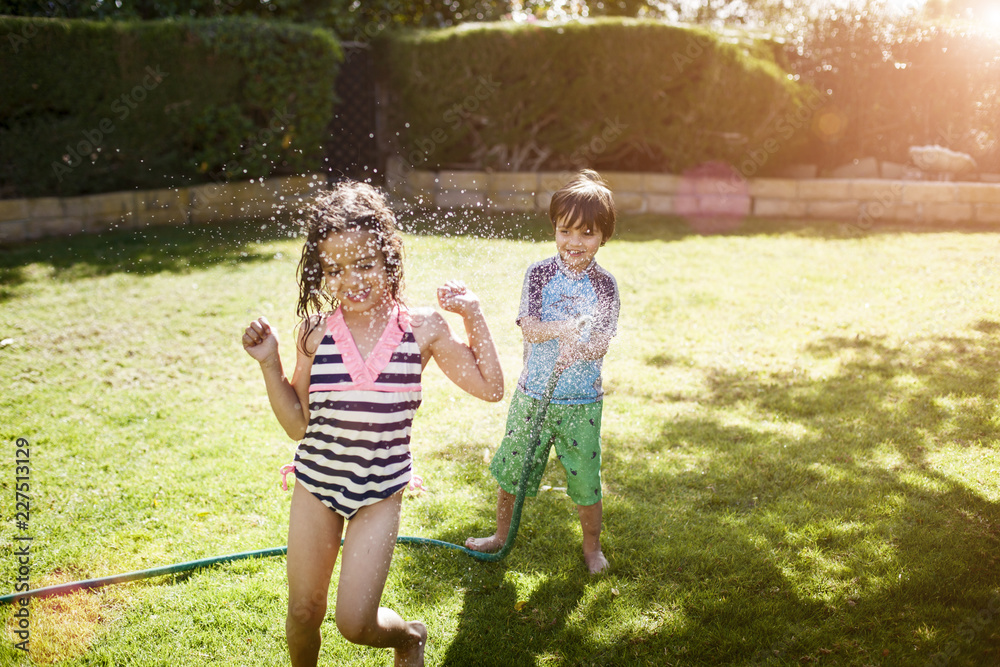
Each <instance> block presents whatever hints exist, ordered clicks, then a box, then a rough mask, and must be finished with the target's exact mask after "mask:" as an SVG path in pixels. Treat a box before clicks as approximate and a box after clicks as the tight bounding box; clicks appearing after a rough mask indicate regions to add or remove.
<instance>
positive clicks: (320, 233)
mask: <svg viewBox="0 0 1000 667" xmlns="http://www.w3.org/2000/svg"><path fill="white" fill-rule="evenodd" d="M303 224H304V226H305V227H306V232H307V237H306V243H305V246H304V247H303V249H302V259H301V261H300V262H299V302H298V308H297V314H298V315H299V317H301V318H302V323H301V325H300V327H299V332H298V345H297V351H298V354H297V359H296V363H295V371H294V373H293V374H292V379H291V380H288V379H286V378H285V376H284V374H283V373H282V370H281V360H280V358H279V355H278V339H277V337H276V335H275V333H274V331H273V330H272V329H271V327H270V325H269V324H268V322H267V320H266V319H265V318H263V317H261V318H259V319H257V320H255V321H254V322H251V323H250V326H248V327H247V329H246V331H245V333H244V334H243V347H244V348H245V349H246V351H247V353H248V354H250V356H251V357H253V358H254V359H256V360H257V361H258V362H260V367H261V370H262V372H263V374H264V383H265V385H266V387H267V395H268V399H269V400H270V403H271V407H272V408H273V410H274V414H275V416H277V418H278V421H279V422H280V423H281V426H282V427H283V428H284V429H285V432H286V433H288V435H289V437H291V438H292V439H293V440H298V441H300V442H299V445H298V448H297V450H296V454H295V463H294V468H295V475H296V484H295V490H294V491H293V493H292V503H291V515H290V518H289V525H288V615H287V617H286V621H285V636H286V638H287V640H288V650H289V653H290V654H291V661H292V665H295V666H298V665H315V664H316V661H317V659H318V656H319V648H320V625H321V624H322V622H323V618H324V616H325V615H326V605H327V597H328V591H329V587H330V579H331V576H332V574H333V567H334V564H335V563H336V561H337V554H338V551H339V550H340V541H341V533H342V532H343V530H344V524H345V522H347V532H346V535H345V536H344V545H343V556H342V557H341V562H340V581H339V582H338V584H337V605H336V620H337V628H338V629H339V630H340V632H341V633H342V634H343V635H344V637H345V638H347V639H348V640H349V641H352V642H355V643H358V644H365V645H368V646H376V647H391V648H393V649H395V665H397V666H399V665H423V662H424V661H423V654H424V644H425V642H426V640H427V628H426V627H425V626H424V624H423V623H421V622H420V621H404V620H403V619H402V618H400V616H399V615H398V614H396V613H395V612H394V611H392V610H390V609H387V608H384V607H380V606H379V601H380V599H381V597H382V590H383V588H384V587H385V580H386V576H387V575H388V572H389V562H390V560H391V559H392V552H393V549H394V547H395V544H396V535H397V533H398V531H399V515H400V507H401V501H402V492H403V489H405V488H406V486H407V484H408V482H409V480H410V477H411V474H412V466H411V459H410V451H409V440H410V425H411V423H412V420H413V414H414V412H415V411H416V408H417V406H418V405H419V404H420V373H421V371H422V369H423V367H424V366H426V365H427V362H428V361H429V360H430V359H431V357H433V358H434V359H435V360H436V361H437V364H438V366H440V368H441V370H443V371H444V373H445V375H446V376H447V377H448V378H449V379H451V380H452V381H453V382H455V384H457V385H458V386H459V387H461V388H462V389H464V390H465V391H467V392H468V393H470V394H472V395H473V396H476V397H477V398H481V399H483V400H487V401H499V400H500V399H501V398H502V397H503V373H502V371H501V368H500V362H499V359H498V358H497V352H496V348H495V346H494V344H493V339H492V337H491V336H490V331H489V328H488V327H487V326H486V320H485V319H484V318H483V314H482V311H481V309H480V305H479V300H478V299H477V298H476V296H475V295H474V294H473V293H472V292H470V291H469V290H467V289H466V288H465V287H464V286H463V285H462V284H461V283H458V282H448V283H446V284H445V285H443V286H442V287H440V288H439V289H438V291H437V296H438V302H439V303H440V305H441V307H442V308H443V309H445V310H448V311H450V312H454V313H458V314H459V315H461V316H462V319H463V320H464V322H465V329H466V333H467V335H468V339H469V342H468V344H466V343H463V342H461V341H459V340H458V339H457V338H456V337H455V336H454V335H453V333H452V331H451V329H450V327H449V326H448V324H447V322H446V321H445V319H444V317H442V315H441V314H440V313H438V312H436V311H434V310H432V309H424V310H422V311H421V312H419V313H414V317H413V318H412V319H411V317H410V315H409V313H408V311H407V309H406V308H405V307H404V306H403V304H402V301H401V299H400V293H401V291H402V287H403V264H402V239H401V238H400V236H399V233H398V231H397V230H396V224H395V215H394V214H393V212H392V211H391V210H390V209H389V207H388V205H387V204H386V201H385V199H384V197H383V196H382V195H381V194H380V193H379V192H378V191H377V190H376V189H375V188H373V187H371V186H370V185H367V184H364V183H356V182H344V183H341V184H339V185H337V186H336V187H335V188H334V189H333V190H332V191H328V192H323V193H321V194H320V195H318V196H317V197H316V200H315V201H314V202H313V203H312V204H310V205H308V206H307V207H306V209H305V211H304V220H303ZM348 520H349V521H348Z"/></svg>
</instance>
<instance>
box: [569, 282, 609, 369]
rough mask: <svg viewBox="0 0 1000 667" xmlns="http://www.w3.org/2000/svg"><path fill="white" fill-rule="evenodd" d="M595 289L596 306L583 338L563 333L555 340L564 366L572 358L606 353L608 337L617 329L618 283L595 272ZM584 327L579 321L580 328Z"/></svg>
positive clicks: (593, 358) (592, 358)
mask: <svg viewBox="0 0 1000 667" xmlns="http://www.w3.org/2000/svg"><path fill="white" fill-rule="evenodd" d="M594 287H595V290H596V292H597V310H596V311H595V312H594V314H593V316H592V317H590V318H588V319H589V320H590V326H591V327H592V328H591V332H590V336H589V337H588V340H587V341H586V342H584V341H582V340H580V336H579V335H575V336H567V337H566V338H563V339H561V340H560V341H559V362H557V363H561V364H562V365H564V366H568V365H570V364H572V363H573V362H576V361H597V360H598V359H602V358H603V357H604V355H605V354H607V353H608V347H609V346H610V345H611V339H612V338H614V336H615V333H616V332H617V330H618V312H619V309H620V307H621V304H620V302H619V299H618V285H617V283H616V282H615V279H614V278H613V277H611V275H610V274H607V273H605V274H603V275H601V276H599V277H598V278H597V280H596V283H595V285H594ZM583 328H584V325H583V323H582V322H581V324H580V329H581V330H582V329H583Z"/></svg>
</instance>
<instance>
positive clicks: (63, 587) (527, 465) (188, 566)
mask: <svg viewBox="0 0 1000 667" xmlns="http://www.w3.org/2000/svg"><path fill="white" fill-rule="evenodd" d="M561 374H562V370H560V369H556V370H555V371H553V373H552V375H551V376H550V377H549V384H548V386H547V387H546V388H545V395H544V397H543V398H542V400H541V401H540V402H539V404H538V408H537V410H536V412H535V418H534V423H533V424H532V426H531V437H530V440H529V442H530V444H529V445H528V450H527V452H526V453H525V456H524V463H523V464H522V465H521V479H520V482H519V484H518V487H517V495H515V496H514V508H513V512H512V513H511V518H510V529H509V530H508V531H507V540H506V541H505V542H504V544H503V546H502V547H500V549H499V550H498V551H494V552H482V551H474V550H472V549H469V548H467V547H464V546H462V545H460V544H452V543H451V542H445V541H443V540H435V539H431V538H429V537H410V536H407V535H400V536H399V537H397V538H396V542H397V544H427V545H430V546H436V547H447V548H449V549H457V550H458V551H462V552H464V553H465V554H467V555H469V556H472V557H473V558H476V559H478V560H482V561H491V562H495V561H500V560H502V559H503V558H505V557H506V556H507V554H508V553H510V550H511V549H512V548H513V547H514V538H516V537H517V530H518V527H519V526H520V524H521V510H522V508H523V507H524V496H525V493H526V491H527V485H528V476H529V475H530V473H531V466H532V462H533V461H534V458H535V452H536V451H537V449H538V447H539V446H540V445H541V439H542V424H543V423H544V422H545V413H546V412H547V411H548V407H549V402H550V401H551V400H552V394H553V393H554V392H555V389H556V384H558V382H559V376H560V375H561ZM287 551H288V547H272V548H270V549H259V550H257V551H244V552H242V553H236V554H229V555H227V556H215V557H213V558H202V559H200V560H192V561H188V562H186V563H176V564H174V565H165V566H163V567H154V568H151V569H149V570H138V571H136V572H126V573H124V574H113V575H111V576H108V577H99V578H97V579H87V580H84V581H73V582H70V583H66V584H57V585H55V586H45V587H44V588H35V589H32V590H27V591H22V592H18V593H10V594H8V595H3V596H0V604H10V603H12V602H15V601H16V600H18V599H20V598H27V597H36V598H44V597H51V596H54V595H65V594H67V593H72V592H74V591H81V590H89V589H92V588H100V587H102V586H108V585H111V584H121V583H125V582H126V581H136V580H138V579H148V578H150V577H160V576H164V575H168V574H179V573H181V572H189V571H191V570H197V569H199V568H202V567H209V566H211V565H218V564H220V563H230V562H232V561H237V560H244V559H246V558H267V557H269V556H281V555H284V554H285V553H286V552H287Z"/></svg>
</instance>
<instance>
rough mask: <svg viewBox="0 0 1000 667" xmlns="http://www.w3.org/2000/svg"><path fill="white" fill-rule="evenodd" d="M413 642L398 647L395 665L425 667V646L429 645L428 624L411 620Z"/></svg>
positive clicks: (399, 666)
mask: <svg viewBox="0 0 1000 667" xmlns="http://www.w3.org/2000/svg"><path fill="white" fill-rule="evenodd" d="M406 625H407V626H408V628H409V630H410V636H411V637H412V638H413V640H412V642H410V643H409V644H407V645H406V646H405V647H403V648H398V649H396V659H395V661H394V662H393V663H392V664H393V666H394V667H424V647H425V646H426V645H427V626H426V625H424V624H423V623H421V622H420V621H409V622H408V623H407V624H406Z"/></svg>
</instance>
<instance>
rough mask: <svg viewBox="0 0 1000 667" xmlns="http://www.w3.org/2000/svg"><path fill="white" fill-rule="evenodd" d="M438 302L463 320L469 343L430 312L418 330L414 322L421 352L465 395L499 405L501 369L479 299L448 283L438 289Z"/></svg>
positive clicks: (501, 381) (437, 314)
mask: <svg viewBox="0 0 1000 667" xmlns="http://www.w3.org/2000/svg"><path fill="white" fill-rule="evenodd" d="M438 302H439V303H440V304H441V307H442V308H444V309H445V310H447V311H450V312H453V313H458V314H459V315H461V316H462V321H463V322H464V323H465V332H466V335H467V336H468V339H469V342H468V343H467V344H466V343H463V342H462V341H460V340H458V338H456V337H455V334H454V333H453V332H452V330H451V327H449V326H448V322H447V321H445V319H444V317H443V316H442V315H441V314H440V313H437V312H431V313H430V314H428V315H427V316H426V317H424V318H423V321H422V323H421V324H420V325H419V326H417V324H416V322H414V330H413V333H414V334H415V335H416V336H418V340H420V339H423V341H424V343H423V344H421V346H420V347H421V349H422V350H423V349H427V350H428V351H429V352H430V356H432V357H434V359H435V361H437V364H438V366H439V367H440V368H441V370H442V371H443V372H444V374H445V376H447V377H448V379H450V380H451V381H452V382H454V383H455V384H456V385H458V386H459V387H461V388H462V389H463V390H464V391H466V392H468V393H470V394H472V395H473V396H475V397H476V398H481V399H483V400H484V401H490V402H495V401H499V400H500V399H502V398H503V369H502V368H501V366H500V357H499V355H498V354H497V349H496V345H495V344H494V343H493V336H492V335H491V334H490V329H489V326H488V325H487V324H486V318H485V317H484V316H483V311H482V308H481V307H480V305H479V299H478V298H477V297H476V295H475V294H473V293H472V292H470V291H468V290H467V289H466V288H465V286H464V285H462V284H461V283H457V282H449V283H447V284H446V285H444V286H443V287H440V288H439V289H438Z"/></svg>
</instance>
